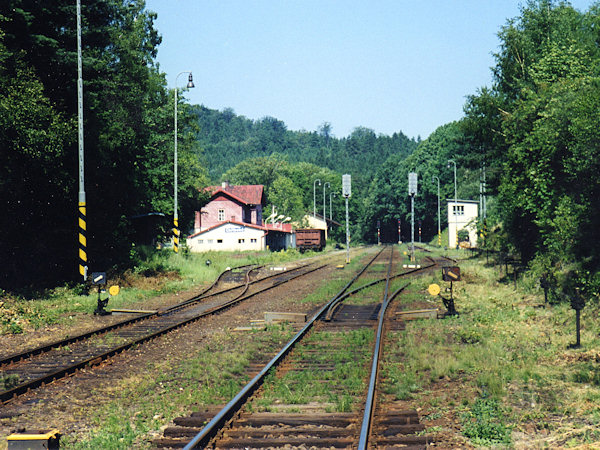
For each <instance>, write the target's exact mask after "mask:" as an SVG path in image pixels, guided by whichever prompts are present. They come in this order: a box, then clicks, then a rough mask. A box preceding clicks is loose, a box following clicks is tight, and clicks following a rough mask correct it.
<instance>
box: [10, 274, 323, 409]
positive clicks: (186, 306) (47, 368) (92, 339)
mask: <svg viewBox="0 0 600 450" xmlns="http://www.w3.org/2000/svg"><path fill="white" fill-rule="evenodd" d="M323 267H325V266H324V265H311V264H306V265H302V266H299V267H296V268H293V269H290V270H287V271H284V272H278V273H275V274H270V275H266V276H265V275H264V274H263V276H260V275H259V271H260V269H261V268H260V267H253V266H244V267H243V268H238V269H236V271H237V272H240V271H241V272H243V276H242V278H243V279H244V282H243V283H242V284H237V285H235V286H233V287H229V288H226V289H221V290H217V287H218V284H219V281H220V280H221V279H222V278H223V277H225V276H226V275H228V274H229V275H231V273H232V271H231V270H228V271H225V272H223V273H222V274H221V275H220V276H219V277H218V278H217V280H215V282H214V283H213V284H212V285H211V286H209V287H208V288H207V289H206V290H204V291H203V292H202V293H200V294H199V295H197V296H195V297H193V298H190V299H187V300H185V301H183V302H181V303H179V304H176V305H173V306H171V307H168V308H164V309H161V310H159V311H156V312H154V313H147V314H139V315H137V316H136V317H134V318H131V319H128V320H124V321H122V322H119V323H116V324H114V325H111V326H108V327H103V328H100V329H97V330H94V331H92V332H90V333H85V334H81V335H78V336H75V337H71V338H68V339H64V340H60V341H56V342H53V343H52V344H48V345H44V346H42V347H38V348H34V349H30V350H27V351H25V352H21V353H18V354H15V355H11V356H8V357H6V358H4V359H2V360H0V376H1V378H2V379H3V380H4V384H5V385H6V384H9V385H10V386H11V387H10V388H8V389H5V390H4V391H2V392H0V402H2V403H6V402H9V401H11V400H12V399H14V398H16V397H18V396H19V395H22V394H24V393H27V392H30V391H31V390H33V389H36V388H38V387H40V386H43V385H45V384H47V383H50V382H52V381H54V380H56V379H59V378H61V377H64V376H67V375H70V374H72V373H75V372H77V371H78V370H80V369H82V368H85V367H89V366H93V365H96V364H99V363H101V362H102V361H104V360H106V359H108V358H110V357H112V356H114V355H116V354H119V353H121V352H123V351H126V350H127V349H129V348H131V347H132V346H134V345H139V344H142V343H144V342H146V341H149V340H151V339H154V338H156V337H158V336H160V335H162V334H165V333H168V332H170V331H172V330H175V329H177V328H179V327H182V326H185V325H187V324H189V323H191V322H194V321H197V320H199V319H201V318H203V317H206V316H208V315H212V314H217V313H220V312H223V311H225V310H226V309H228V308H231V307H232V306H234V305H236V304H238V303H240V302H242V301H244V300H247V299H249V298H252V297H254V296H256V295H258V294H260V293H262V292H265V291H267V290H270V289H273V288H275V287H277V286H280V285H282V284H283V283H286V282H289V281H291V280H293V279H295V278H298V277H301V276H303V275H306V274H308V273H311V272H314V271H317V270H319V269H321V268H323Z"/></svg>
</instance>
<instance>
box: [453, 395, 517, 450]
mask: <svg viewBox="0 0 600 450" xmlns="http://www.w3.org/2000/svg"><path fill="white" fill-rule="evenodd" d="M462 420H463V434H464V435H465V436H466V437H468V438H469V439H471V441H473V443H475V444H476V445H485V446H489V445H494V444H510V442H511V437H510V427H508V426H507V425H506V424H505V419H504V412H503V411H502V408H501V406H500V403H499V402H498V400H496V399H494V398H490V397H479V398H477V399H476V400H475V402H474V403H473V404H472V405H471V407H470V409H469V410H468V411H466V412H465V413H464V414H463V416H462Z"/></svg>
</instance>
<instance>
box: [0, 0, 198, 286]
mask: <svg viewBox="0 0 600 450" xmlns="http://www.w3.org/2000/svg"><path fill="white" fill-rule="evenodd" d="M82 17H83V21H82V23H83V29H82V45H83V48H82V53H83V80H84V154H85V158H84V161H85V167H84V174H85V187H84V189H85V191H86V197H87V198H86V201H87V202H86V203H87V231H86V234H87V253H88V262H89V267H90V271H94V270H108V269H110V268H112V267H115V266H118V265H128V264H130V261H129V258H130V256H131V254H130V248H131V242H132V241H133V240H134V238H135V236H134V232H133V227H132V224H131V222H130V220H129V218H130V217H132V216H136V215H139V214H144V213H148V212H151V211H156V212H162V213H164V214H165V215H167V216H168V215H171V214H172V213H173V207H172V205H173V201H172V197H173V145H174V144H173V119H174V118H173V110H174V105H173V103H172V99H173V96H172V93H169V91H168V89H167V88H166V82H165V77H164V74H162V73H160V72H159V70H158V67H156V66H155V64H154V58H155V57H156V53H157V48H158V45H159V43H160V37H159V35H158V33H157V31H156V30H155V29H154V20H155V18H156V15H155V14H154V13H151V12H149V11H146V10H145V3H144V1H143V0H132V1H128V2H122V1H120V0H108V1H100V0H91V1H86V2H82ZM0 18H1V19H2V20H1V21H0V147H2V148H3V151H2V152H1V153H0V179H1V180H2V181H0V196H1V197H2V198H3V199H7V204H6V205H5V208H4V214H3V215H2V218H1V219H0V228H2V230H3V231H4V233H3V234H2V237H0V260H1V261H2V262H3V270H2V273H0V284H2V286H4V287H9V288H15V287H22V286H24V285H33V286H38V287H39V286H51V285H55V284H56V283H58V282H60V281H65V280H69V279H75V278H76V277H77V278H78V274H77V270H76V269H77V257H78V249H77V246H78V239H77V232H78V222H77V213H78V210H77V206H78V205H77V197H78V195H77V191H78V182H77V173H78V170H77V165H78V156H77V155H78V138H77V84H76V80H77V76H76V74H77V58H76V53H75V50H76V49H75V45H74V43H75V42H76V39H75V36H76V14H75V6H74V4H73V3H72V2H66V1H63V0H59V1H56V2H51V3H47V2H29V1H24V0H7V1H6V2H2V4H1V6H0ZM190 118H191V116H190V114H189V110H188V109H187V108H185V105H184V104H182V105H181V108H180V117H179V119H180V126H179V133H178V134H179V138H180V146H179V161H180V162H179V168H180V171H179V177H178V179H179V198H180V224H181V225H180V226H181V228H182V229H183V230H186V229H188V228H189V225H190V224H191V223H192V221H193V215H194V214H193V212H194V209H195V208H196V206H197V204H198V202H199V201H201V200H202V198H201V195H200V194H199V188H201V187H203V186H205V185H206V184H207V172H206V171H205V169H204V167H203V166H202V165H201V150H200V148H199V147H198V146H197V143H196V142H195V141H194V140H193V139H192V138H193V131H194V129H195V123H193V122H192V121H190ZM162 228H163V229H167V228H170V224H169V223H168V222H165V223H164V224H162Z"/></svg>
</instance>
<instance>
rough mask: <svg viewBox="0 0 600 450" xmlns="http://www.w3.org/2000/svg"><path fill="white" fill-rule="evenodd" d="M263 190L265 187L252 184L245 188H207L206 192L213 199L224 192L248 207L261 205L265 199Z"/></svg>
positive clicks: (230, 186) (229, 186)
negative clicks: (208, 192) (209, 193)
mask: <svg viewBox="0 0 600 450" xmlns="http://www.w3.org/2000/svg"><path fill="white" fill-rule="evenodd" d="M263 189H264V186H263V185H262V184H250V185H243V186H232V185H228V186H225V187H222V186H210V187H208V188H206V190H208V191H210V192H211V196H212V197H214V196H215V195H216V194H217V193H219V192H224V193H225V194H229V195H230V196H231V197H234V198H235V199H237V200H240V201H242V202H243V203H245V204H247V205H260V204H261V203H262V198H263Z"/></svg>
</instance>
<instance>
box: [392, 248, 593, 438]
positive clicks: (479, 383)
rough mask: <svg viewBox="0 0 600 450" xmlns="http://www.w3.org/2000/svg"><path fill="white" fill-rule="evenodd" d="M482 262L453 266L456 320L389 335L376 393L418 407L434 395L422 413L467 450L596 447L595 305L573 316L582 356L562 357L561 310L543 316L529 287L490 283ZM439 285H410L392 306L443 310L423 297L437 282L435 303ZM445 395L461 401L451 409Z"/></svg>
mask: <svg viewBox="0 0 600 450" xmlns="http://www.w3.org/2000/svg"><path fill="white" fill-rule="evenodd" d="M454 253H455V252H454V251H453V252H450V254H454ZM460 254H461V253H459V255H460ZM462 256H463V257H464V256H465V254H464V252H463V253H462ZM484 262H485V259H483V260H475V259H469V260H464V261H461V262H460V267H461V270H462V274H463V281H461V282H457V283H454V288H455V291H454V294H455V304H456V308H457V310H458V311H459V313H460V315H459V316H458V317H452V318H446V319H443V320H439V321H436V322H433V323H432V322H430V321H413V322H408V323H407V328H406V331H403V332H398V333H397V334H396V335H395V339H396V345H395V346H394V348H391V349H386V353H388V354H389V355H393V359H390V360H388V361H387V363H386V365H385V369H384V370H385V377H384V379H385V380H386V381H385V383H384V389H385V392H387V393H388V394H389V395H392V396H394V397H395V398H396V399H397V400H405V401H415V402H416V403H417V404H418V403H419V402H422V401H423V400H424V399H428V400H430V399H431V396H432V395H433V396H434V398H436V399H437V401H436V405H435V407H434V406H433V405H430V411H432V413H434V412H435V410H436V408H439V407H440V404H441V406H442V407H443V408H446V409H447V410H449V411H450V412H451V413H452V414H451V415H453V416H454V417H461V423H462V432H463V435H464V436H465V437H466V438H468V439H470V440H471V443H472V444H475V445H476V446H488V445H501V446H511V445H517V446H520V447H529V446H536V445H539V446H542V447H544V446H546V447H556V446H565V447H569V446H573V445H576V443H577V444H582V443H593V442H596V443H597V442H598V440H599V439H600V433H598V432H597V431H595V429H594V427H600V408H598V407H597V402H598V400H600V369H598V361H600V338H599V337H598V335H597V332H596V330H597V329H598V326H599V325H600V320H598V317H599V314H598V313H599V312H600V311H599V308H598V306H597V304H596V303H592V302H589V303H588V306H586V308H585V309H584V310H583V311H582V324H583V329H582V337H581V339H582V343H583V348H582V349H579V350H570V349H568V348H567V347H568V345H569V344H571V343H573V342H574V341H575V328H574V316H575V313H574V311H573V310H572V309H571V308H570V307H569V305H568V304H558V305H553V306H549V305H548V306H547V307H544V305H543V292H542V291H541V290H540V289H539V288H538V287H536V285H535V283H530V282H529V280H519V282H518V283H517V288H516V289H515V286H514V283H513V281H512V279H511V280H507V281H504V282H499V281H498V280H502V279H503V273H501V271H500V268H499V267H497V268H496V267H489V266H486V265H485V264H484ZM440 278H441V274H440V273H436V274H435V275H434V276H426V277H422V278H420V279H417V280H415V281H414V282H413V283H412V284H411V286H409V288H408V289H407V292H406V293H405V295H403V297H402V299H401V300H400V301H402V302H403V303H404V304H406V305H410V304H411V303H415V302H419V301H421V302H422V301H426V300H427V298H429V301H433V302H437V303H438V306H440V307H441V309H443V306H442V305H441V302H440V301H439V300H436V299H432V298H431V296H429V295H428V294H427V293H426V288H427V286H428V285H429V284H430V283H432V282H436V283H437V284H440V285H441V286H442V294H443V289H444V285H446V284H447V283H444V282H442V281H441V279H440ZM398 355H400V356H399V357H398ZM450 394H454V395H455V396H456V397H458V398H460V400H461V401H460V402H458V403H456V402H455V401H454V400H452V402H453V403H452V404H450V402H451V400H450V398H454V397H452V395H450ZM508 423H511V424H514V427H513V428H509V427H508V425H507V424H508ZM511 430H512V431H511ZM532 430H533V431H532ZM513 431H514V432H513ZM515 433H520V434H515ZM523 435H524V436H525V437H523ZM515 436H519V439H521V441H520V442H517V441H516V438H515ZM511 442H512V443H511ZM533 444H535V445H533Z"/></svg>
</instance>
